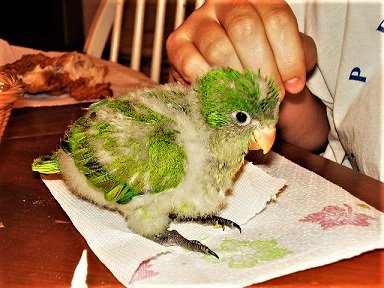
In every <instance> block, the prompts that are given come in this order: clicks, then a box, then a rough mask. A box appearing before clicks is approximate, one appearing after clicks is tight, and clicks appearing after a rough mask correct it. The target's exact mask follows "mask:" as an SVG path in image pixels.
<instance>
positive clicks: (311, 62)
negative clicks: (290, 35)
mask: <svg viewBox="0 0 384 288" xmlns="http://www.w3.org/2000/svg"><path fill="white" fill-rule="evenodd" d="M300 37H301V42H302V44H303V48H304V55H305V68H306V71H307V73H308V72H309V71H311V70H312V69H313V67H315V65H316V63H317V48H316V44H315V41H314V40H313V39H312V38H311V37H310V36H308V35H305V34H304V33H300Z"/></svg>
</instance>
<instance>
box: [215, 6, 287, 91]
mask: <svg viewBox="0 0 384 288" xmlns="http://www.w3.org/2000/svg"><path fill="white" fill-rule="evenodd" d="M216 9H217V11H216V14H217V17H218V21H219V22H220V23H221V24H222V25H223V27H224V29H225V31H226V32H227V34H228V37H229V39H230V40H231V42H232V45H233V46H234V48H235V50H236V54H237V55H238V57H239V59H240V61H241V64H242V66H243V67H244V68H247V69H249V70H251V71H253V72H258V71H261V73H262V74H265V75H268V76H271V77H273V78H274V79H275V83H276V84H277V85H278V86H279V87H280V88H281V91H282V95H283V94H284V86H283V83H282V80H281V78H280V74H279V71H278V67H277V65H276V62H275V59H274V55H273V51H272V49H271V46H270V45H269V42H268V39H267V36H266V34H265V30H264V26H263V23H262V20H261V18H260V16H259V15H258V13H257V11H256V10H255V9H254V8H253V6H252V5H250V4H249V2H247V1H237V2H236V4H233V2H231V3H227V2H225V3H223V4H222V5H217V6H216Z"/></svg>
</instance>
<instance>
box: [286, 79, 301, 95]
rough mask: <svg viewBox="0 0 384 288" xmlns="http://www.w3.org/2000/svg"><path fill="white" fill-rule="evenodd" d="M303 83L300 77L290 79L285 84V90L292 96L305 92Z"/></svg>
mask: <svg viewBox="0 0 384 288" xmlns="http://www.w3.org/2000/svg"><path fill="white" fill-rule="evenodd" d="M303 86H304V85H303V81H302V80H301V79H300V78H299V77H295V78H292V79H289V80H287V81H285V82H284V87H285V89H286V90H287V91H288V92H289V93H292V94H296V93H299V92H301V90H303V88H304V87H303Z"/></svg>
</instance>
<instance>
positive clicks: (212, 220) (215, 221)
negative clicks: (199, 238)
mask: <svg viewBox="0 0 384 288" xmlns="http://www.w3.org/2000/svg"><path fill="white" fill-rule="evenodd" d="M170 218H171V219H172V220H176V221H182V222H196V223H200V224H208V225H220V226H221V227H223V230H224V229H225V227H229V228H236V229H238V230H239V231H240V233H241V227H240V225H239V224H237V223H235V222H233V221H231V220H228V219H225V218H222V217H220V216H216V215H208V216H198V217H183V218H179V217H177V216H176V215H173V214H172V215H170Z"/></svg>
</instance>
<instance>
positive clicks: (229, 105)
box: [196, 68, 280, 127]
mask: <svg viewBox="0 0 384 288" xmlns="http://www.w3.org/2000/svg"><path fill="white" fill-rule="evenodd" d="M196 91H197V93H198V94H199V96H200V98H201V102H202V108H203V113H204V115H205V116H206V118H207V122H208V123H209V124H210V125H212V126H214V127H223V126H225V125H228V124H229V123H231V121H232V119H231V112H236V111H248V113H249V114H250V116H251V117H252V118H255V119H259V121H260V120H261V121H262V120H263V119H268V118H270V119H273V120H276V119H277V117H278V103H279V100H280V99H279V91H278V89H277V88H276V87H275V86H274V83H273V80H271V79H266V78H264V77H262V76H261V74H260V73H259V74H257V75H255V74H253V73H252V72H250V71H248V70H246V71H245V72H244V73H241V72H239V71H236V70H233V69H230V68H224V69H216V70H212V71H211V72H209V73H208V74H207V75H205V76H203V77H202V78H200V79H198V84H197V86H196Z"/></svg>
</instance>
